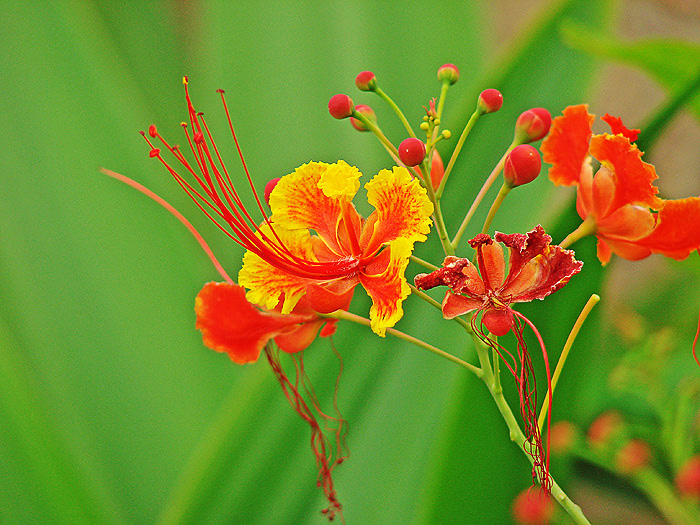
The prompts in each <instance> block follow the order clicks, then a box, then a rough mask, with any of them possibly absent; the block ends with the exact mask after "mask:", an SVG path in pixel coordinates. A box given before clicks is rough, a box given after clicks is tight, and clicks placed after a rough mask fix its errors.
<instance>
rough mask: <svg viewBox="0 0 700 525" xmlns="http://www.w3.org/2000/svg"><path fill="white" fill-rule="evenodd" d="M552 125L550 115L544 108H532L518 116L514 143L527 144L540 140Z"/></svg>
mask: <svg viewBox="0 0 700 525" xmlns="http://www.w3.org/2000/svg"><path fill="white" fill-rule="evenodd" d="M551 125H552V115H550V114H549V111H547V110H546V109H544V108H532V109H528V110H527V111H525V112H523V113H521V114H520V116H519V117H518V120H516V121H515V137H514V141H515V142H517V143H518V144H527V143H528V142H535V141H536V140H540V139H541V138H543V137H544V136H545V135H546V134H547V133H549V127H550V126H551Z"/></svg>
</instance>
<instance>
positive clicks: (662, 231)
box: [637, 197, 700, 260]
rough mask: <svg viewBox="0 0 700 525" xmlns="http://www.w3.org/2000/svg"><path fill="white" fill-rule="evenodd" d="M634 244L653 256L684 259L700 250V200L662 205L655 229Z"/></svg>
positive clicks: (690, 199)
mask: <svg viewBox="0 0 700 525" xmlns="http://www.w3.org/2000/svg"><path fill="white" fill-rule="evenodd" d="M637 243H638V244H639V245H640V246H645V247H647V248H649V249H650V250H651V251H652V252H654V253H660V254H662V255H665V256H666V257H672V258H673V259H678V260H680V259H685V258H686V257H687V256H688V255H689V254H690V252H692V251H694V250H697V249H698V248H700V198H699V197H688V198H686V199H678V200H668V201H665V204H664V207H663V208H661V211H660V212H659V213H658V215H657V224H656V228H654V230H653V231H652V233H651V234H650V235H649V236H648V237H645V238H644V239H641V240H639V241H638V242H637Z"/></svg>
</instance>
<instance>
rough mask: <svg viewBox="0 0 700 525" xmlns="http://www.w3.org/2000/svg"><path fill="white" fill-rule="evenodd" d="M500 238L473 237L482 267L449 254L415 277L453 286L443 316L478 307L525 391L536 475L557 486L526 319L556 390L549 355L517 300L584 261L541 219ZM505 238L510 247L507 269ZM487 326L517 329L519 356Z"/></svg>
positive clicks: (523, 408) (556, 283)
mask: <svg viewBox="0 0 700 525" xmlns="http://www.w3.org/2000/svg"><path fill="white" fill-rule="evenodd" d="M495 241H496V242H494V239H492V238H491V237H490V236H489V235H487V234H485V233H480V234H479V235H477V236H476V237H474V238H473V239H472V240H470V241H469V244H470V245H471V247H472V248H474V249H475V250H476V262H477V266H478V271H477V267H475V265H474V264H472V263H471V262H470V261H469V259H459V258H457V257H447V258H445V261H444V263H443V267H442V268H440V269H438V270H435V271H434V272H432V273H429V274H420V275H418V276H416V278H415V283H416V286H417V287H418V288H420V289H423V290H427V289H430V288H434V287H436V286H447V287H448V288H449V290H447V293H446V294H445V299H444V300H443V302H442V313H443V316H444V317H445V318H446V319H453V318H455V317H457V316H460V315H464V314H468V313H473V315H472V320H471V325H472V329H473V330H474V333H475V334H476V335H477V336H478V337H479V338H480V339H481V340H482V341H483V342H484V343H485V344H486V345H488V346H490V347H491V348H493V350H494V351H496V352H497V353H498V355H499V356H500V358H501V359H502V360H503V361H504V363H505V364H506V366H507V367H508V369H509V371H510V373H511V374H512V375H513V377H514V379H515V382H516V385H517V387H518V393H519V395H520V413H521V416H522V418H523V421H524V423H525V437H526V438H527V442H526V443H525V444H524V446H526V447H528V448H527V450H528V451H529V453H530V455H531V456H532V460H533V472H534V473H533V476H534V475H537V477H538V478H539V480H540V483H541V484H542V486H543V487H544V489H545V491H547V492H548V491H549V490H550V488H551V479H550V477H549V459H548V458H549V452H548V450H547V452H545V446H544V445H543V442H542V437H541V435H540V429H539V425H538V422H537V413H536V407H537V391H536V388H535V386H534V370H533V367H532V360H531V358H530V355H529V352H528V349H527V345H526V343H525V340H524V338H523V329H524V324H523V323H525V324H527V325H529V326H530V328H532V330H533V331H534V332H535V334H536V336H537V338H538V342H539V344H540V347H541V349H542V356H543V359H544V363H545V369H546V372H547V387H548V391H550V392H551V379H550V377H551V376H550V374H549V361H548V358H547V352H546V349H545V347H544V343H543V342H542V338H541V337H540V335H539V332H538V331H537V329H536V328H535V326H534V325H533V324H532V322H531V321H530V320H529V319H527V318H526V317H525V316H524V315H522V314H520V313H519V312H517V311H515V310H514V309H513V308H512V307H511V305H512V304H513V303H520V302H529V301H532V300H533V299H544V298H545V297H547V296H548V295H550V294H551V293H553V292H555V291H557V290H559V289H560V288H561V287H563V286H564V285H565V284H566V283H567V282H569V279H570V278H571V276H573V275H575V274H577V273H578V272H579V271H580V270H581V267H582V266H583V263H582V262H581V261H577V260H576V259H575V258H574V252H572V251H571V250H565V249H563V248H561V247H559V246H551V245H550V243H551V241H552V238H551V237H550V236H549V235H547V234H546V233H545V231H544V229H543V228H542V226H539V225H538V226H537V227H535V229H534V230H532V231H530V232H528V233H527V234H520V233H513V234H509V235H506V234H503V233H500V232H497V233H496V235H495ZM500 243H503V245H505V247H506V248H508V250H509V258H508V273H507V274H506V262H505V257H504V252H503V248H502V247H501V244H500ZM480 312H481V313H482V316H481V325H477V324H476V318H477V314H478V313H480ZM483 327H486V329H488V331H489V332H491V334H493V335H494V336H503V335H506V334H507V333H508V332H510V331H511V330H512V331H513V333H514V335H515V338H516V340H517V343H518V351H517V358H515V357H514V356H513V354H512V353H510V352H509V351H508V350H506V349H505V348H503V347H502V346H501V345H500V344H499V343H498V342H497V341H496V340H495V339H493V338H491V337H487V335H486V334H485V333H484V330H483ZM550 403H551V396H550ZM549 414H551V406H550V410H549ZM548 428H549V427H548ZM547 443H549V440H547ZM548 446H549V445H548V444H547V447H548Z"/></svg>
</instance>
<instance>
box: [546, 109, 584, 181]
mask: <svg viewBox="0 0 700 525" xmlns="http://www.w3.org/2000/svg"><path fill="white" fill-rule="evenodd" d="M594 119H595V117H594V116H593V115H591V114H590V113H588V106H587V105H584V104H581V105H578V106H569V107H568V108H566V109H565V110H564V111H563V114H562V116H560V117H557V118H555V119H554V120H553V121H552V127H551V129H550V131H549V135H547V138H545V139H544V141H543V142H542V145H541V146H540V150H541V151H542V155H543V159H544V161H545V162H547V163H549V164H551V165H552V167H551V168H549V178H550V180H551V181H552V182H553V183H554V184H556V185H564V186H571V185H572V184H578V182H579V177H580V175H581V168H582V166H583V163H584V161H585V160H586V155H588V143H589V141H590V139H591V135H592V132H591V125H592V124H593V120H594Z"/></svg>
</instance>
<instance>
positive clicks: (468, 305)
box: [442, 290, 486, 319]
mask: <svg viewBox="0 0 700 525" xmlns="http://www.w3.org/2000/svg"><path fill="white" fill-rule="evenodd" d="M485 301H486V298H483V299H482V298H472V297H467V296H466V295H458V294H456V293H453V292H452V291H451V290H448V291H447V293H446V294H445V298H444V299H443V301H442V315H443V317H444V318H445V319H454V318H455V317H457V316H460V315H464V314H467V313H469V312H473V311H475V310H478V309H480V308H481V307H482V306H483V305H484V302H485Z"/></svg>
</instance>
